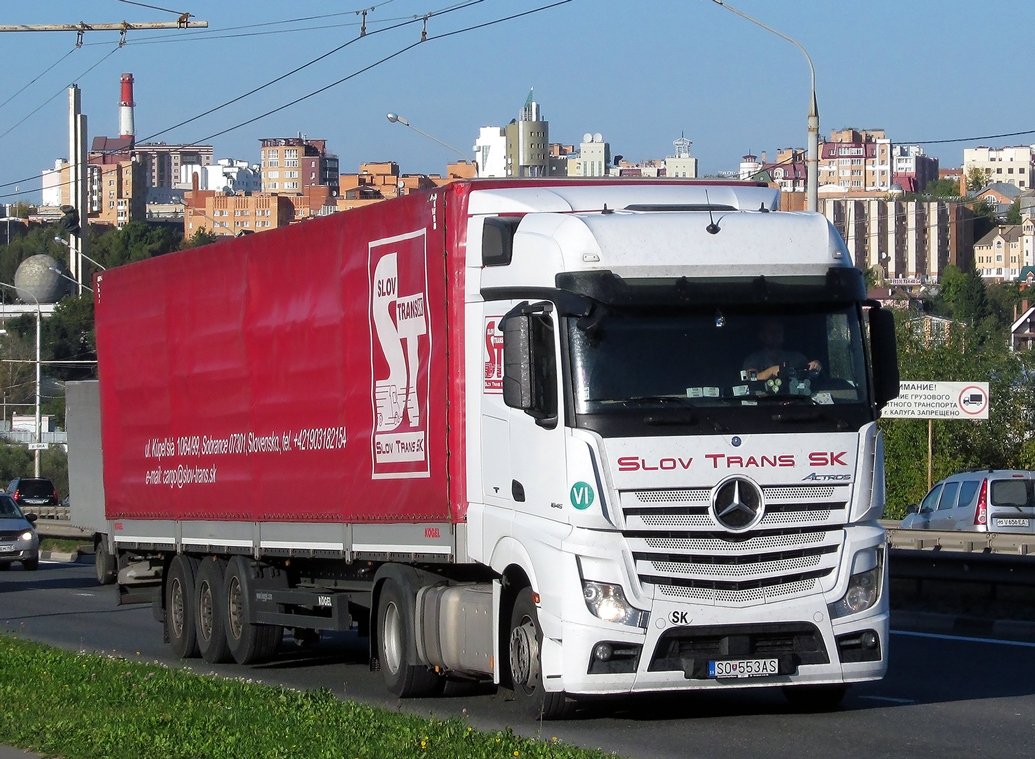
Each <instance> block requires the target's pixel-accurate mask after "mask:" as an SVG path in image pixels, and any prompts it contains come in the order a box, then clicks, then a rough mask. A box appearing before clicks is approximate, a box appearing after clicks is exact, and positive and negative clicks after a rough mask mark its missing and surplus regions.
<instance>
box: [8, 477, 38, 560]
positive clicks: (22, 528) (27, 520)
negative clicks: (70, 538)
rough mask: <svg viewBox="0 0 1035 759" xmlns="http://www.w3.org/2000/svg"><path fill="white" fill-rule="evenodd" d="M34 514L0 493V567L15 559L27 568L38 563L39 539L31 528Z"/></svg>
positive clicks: (34, 517) (34, 519)
mask: <svg viewBox="0 0 1035 759" xmlns="http://www.w3.org/2000/svg"><path fill="white" fill-rule="evenodd" d="M35 521H36V515H35V514H26V513H23V512H22V510H21V509H19V508H18V504H16V503H15V502H14V499H13V498H11V497H10V496H8V495H2V494H0V569H7V568H8V567H10V566H11V564H13V563H14V562H16V561H20V562H21V563H22V566H24V567H25V568H26V569H28V570H33V569H36V568H37V567H38V566H39V563H40V539H39V537H38V536H37V535H36V530H35V529H34V528H33V522H35Z"/></svg>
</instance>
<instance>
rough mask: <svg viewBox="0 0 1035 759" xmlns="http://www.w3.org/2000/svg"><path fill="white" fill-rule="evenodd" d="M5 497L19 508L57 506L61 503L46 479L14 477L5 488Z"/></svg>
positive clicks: (52, 484)
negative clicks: (8, 497)
mask: <svg viewBox="0 0 1035 759" xmlns="http://www.w3.org/2000/svg"><path fill="white" fill-rule="evenodd" d="M7 495H9V496H11V498H13V499H14V502H15V503H17V504H18V505H19V506H57V505H58V503H60V501H61V499H60V497H59V496H58V492H57V490H56V489H55V487H54V483H53V482H51V481H50V480H48V479H47V478H46V477H16V478H15V479H13V480H11V482H10V484H9V485H8V486H7Z"/></svg>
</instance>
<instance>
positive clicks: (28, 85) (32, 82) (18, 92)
mask: <svg viewBox="0 0 1035 759" xmlns="http://www.w3.org/2000/svg"><path fill="white" fill-rule="evenodd" d="M75 51H76V48H74V47H73V48H72V49H71V50H69V51H68V52H67V53H65V54H64V55H63V56H61V57H60V58H58V59H57V60H56V61H54V62H53V63H52V64H50V65H49V66H48V67H47V68H46V70H44V71H43V72H42V73H40V74H39V75H38V76H37V77H36V78H35V79H33V80H32V81H31V82H26V84H25V85H24V86H23V87H22V88H21V89H20V90H18V91H17V92H16V93H14V94H13V95H11V97H9V98H7V100H5V101H4V102H2V103H0V108H3V107H4V106H5V105H7V104H8V103H10V102H11V101H12V100H14V99H15V98H16V97H18V96H19V95H21V94H22V93H23V92H25V90H27V89H29V87H31V86H32V85H34V84H36V82H38V81H39V80H40V78H41V77H42V76H43V75H44V74H46V73H47V72H48V71H50V70H51V69H52V68H54V67H55V66H57V65H58V64H59V63H61V61H63V60H65V58H67V57H68V56H70V55H71V54H72V53H74V52H75Z"/></svg>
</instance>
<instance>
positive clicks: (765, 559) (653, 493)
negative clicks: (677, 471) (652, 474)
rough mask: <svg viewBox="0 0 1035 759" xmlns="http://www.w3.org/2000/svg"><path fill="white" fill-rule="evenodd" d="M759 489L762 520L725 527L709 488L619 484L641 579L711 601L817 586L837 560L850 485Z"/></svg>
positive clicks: (662, 591)
mask: <svg viewBox="0 0 1035 759" xmlns="http://www.w3.org/2000/svg"><path fill="white" fill-rule="evenodd" d="M762 495H763V498H764V501H765V506H766V510H765V515H764V516H763V518H762V520H761V521H760V522H759V523H758V524H757V525H756V526H755V527H754V528H753V529H751V530H750V531H748V532H744V533H730V532H727V531H726V530H725V529H723V528H722V527H721V526H720V525H719V524H718V523H717V522H716V521H715V520H714V519H713V518H712V515H711V513H710V511H709V505H710V499H711V489H710V488H687V489H681V490H634V491H624V492H622V493H621V494H620V496H621V506H622V514H623V517H624V522H625V525H624V529H623V534H624V535H625V538H626V540H627V542H628V544H629V547H630V549H631V551H632V556H633V560H634V562H635V565H636V574H637V577H638V578H639V581H640V583H641V584H642V585H645V586H653V588H654V589H655V590H656V593H657V595H658V596H659V597H665V596H668V597H671V598H679V599H692V600H694V601H696V602H698V603H706V604H712V605H716V604H720V605H751V604H757V603H765V602H766V601H770V600H777V599H779V598H783V597H788V596H794V595H803V594H807V593H811V592H815V591H817V590H818V589H819V587H820V583H821V581H822V579H823V578H824V577H827V576H828V575H830V574H832V573H833V572H835V571H836V568H837V564H838V560H839V558H840V546H841V544H842V542H843V539H844V531H843V528H844V525H845V523H846V522H847V517H848V501H849V495H850V486H849V485H835V486H832V485H820V486H812V487H808V486H791V487H788V486H770V487H763V488H762ZM648 592H649V591H648Z"/></svg>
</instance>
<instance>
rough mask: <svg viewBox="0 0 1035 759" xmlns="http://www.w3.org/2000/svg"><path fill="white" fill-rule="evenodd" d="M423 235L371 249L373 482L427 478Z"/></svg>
mask: <svg viewBox="0 0 1035 759" xmlns="http://www.w3.org/2000/svg"><path fill="white" fill-rule="evenodd" d="M425 242H426V241H425V236H424V231H423V230H421V231H419V232H414V233H411V234H408V235H402V236H400V237H393V238H390V239H387V240H377V241H375V242H372V243H371V244H370V249H369V255H368V259H367V275H368V281H369V283H370V300H369V304H370V307H369V312H368V315H369V317H370V362H371V368H372V370H373V372H372V377H373V387H372V388H371V391H372V392H371V401H372V408H373V412H374V424H373V425H372V432H371V440H370V443H371V448H372V452H373V462H374V466H373V473H372V476H373V478H374V479H382V478H390V477H427V476H429V475H430V471H431V470H430V464H429V461H428V418H427V416H428V411H429V407H428V398H429V374H430V371H429V369H430V359H431V314H430V312H429V311H428V266H427V246H426V244H425Z"/></svg>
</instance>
